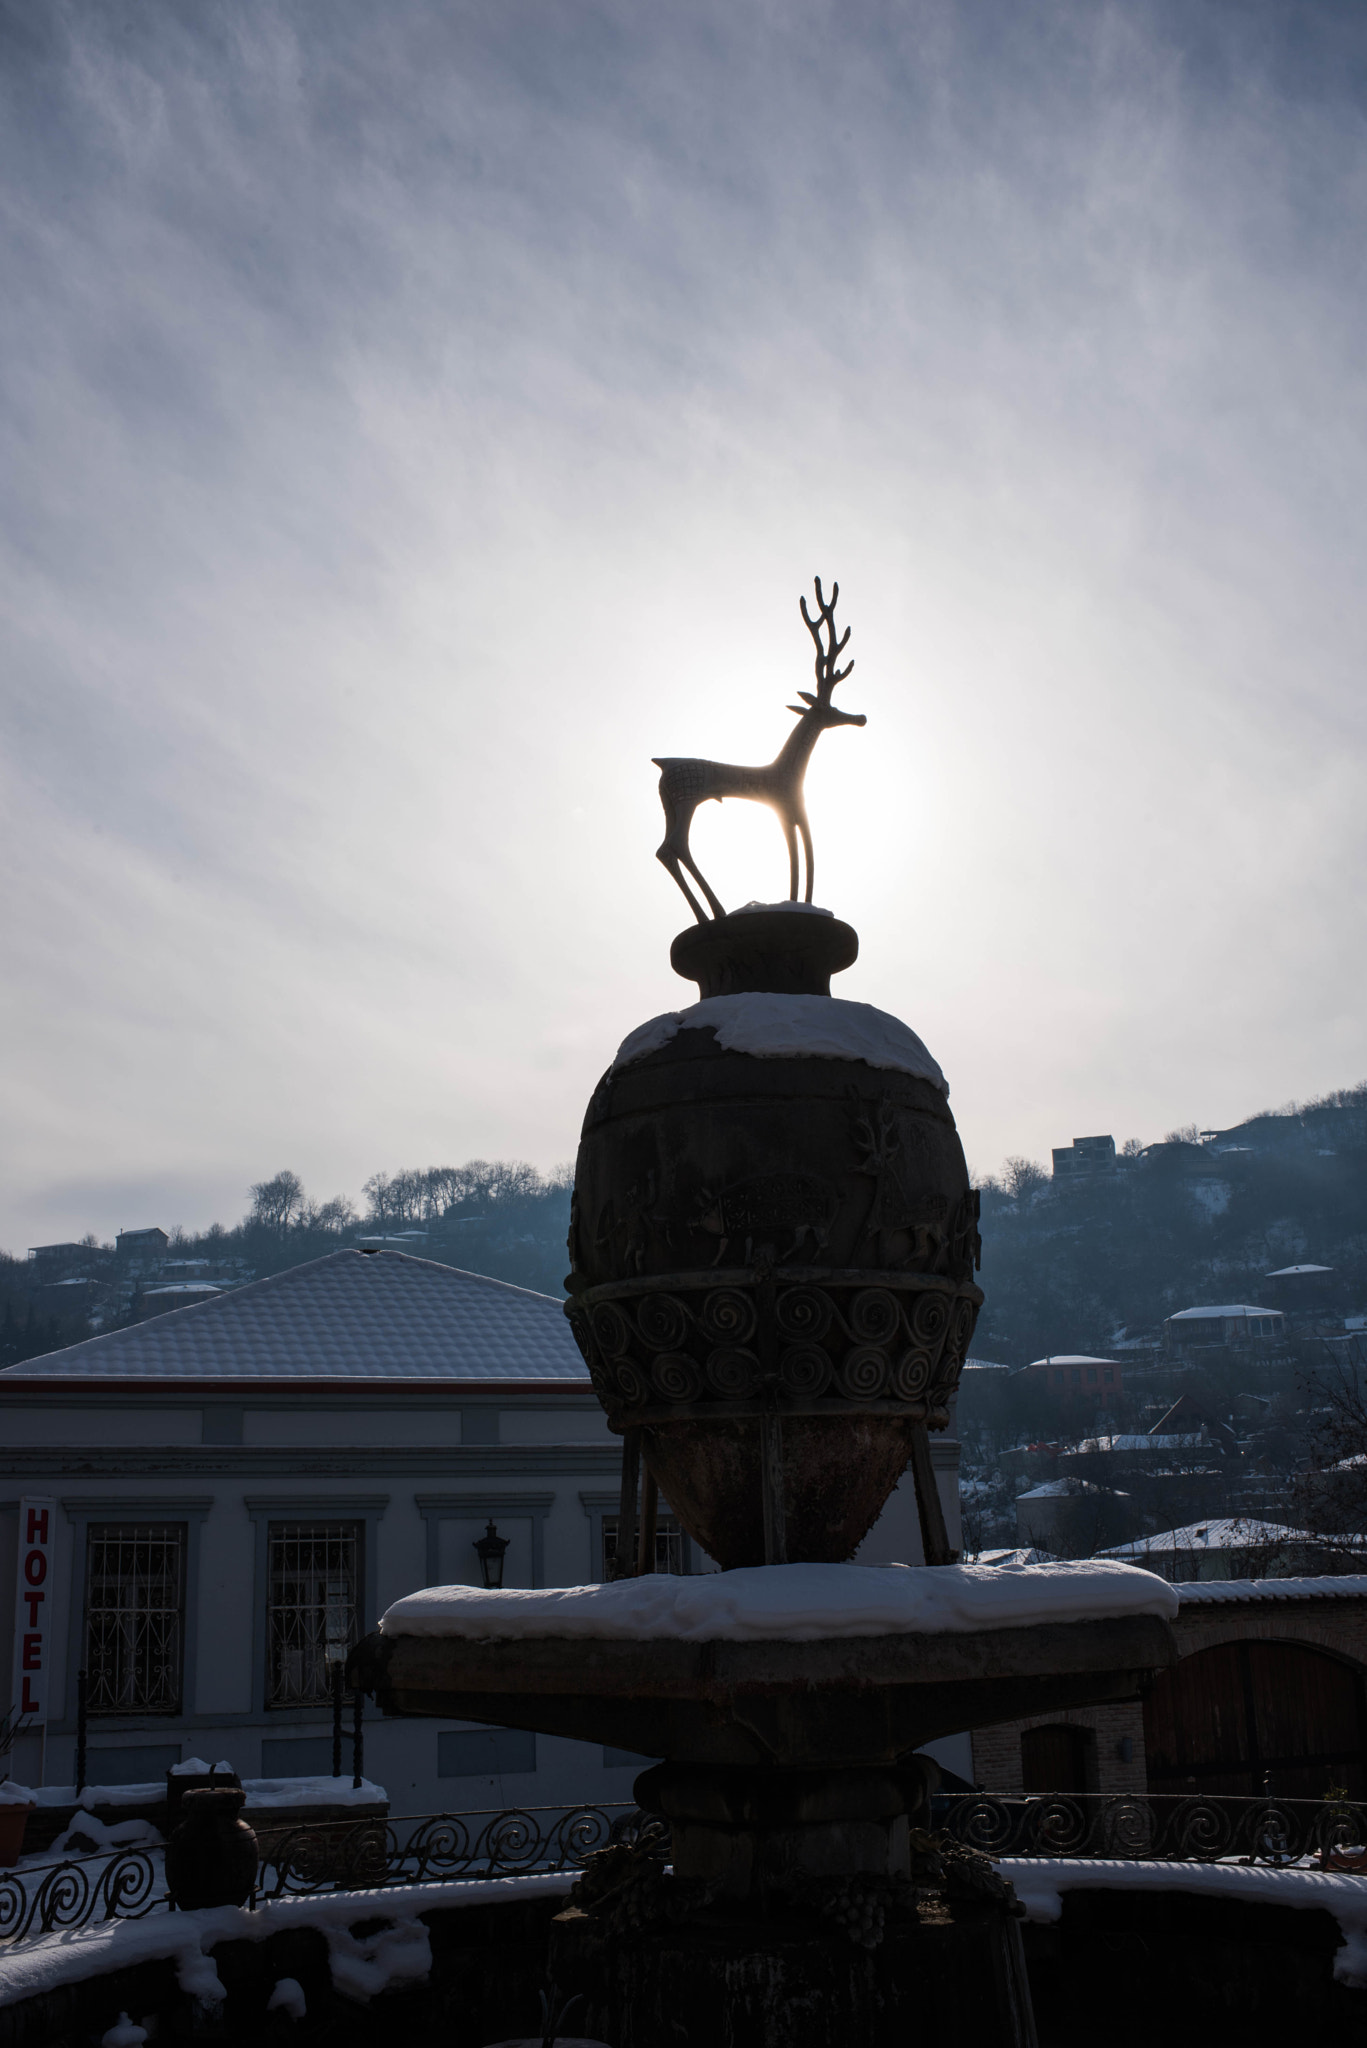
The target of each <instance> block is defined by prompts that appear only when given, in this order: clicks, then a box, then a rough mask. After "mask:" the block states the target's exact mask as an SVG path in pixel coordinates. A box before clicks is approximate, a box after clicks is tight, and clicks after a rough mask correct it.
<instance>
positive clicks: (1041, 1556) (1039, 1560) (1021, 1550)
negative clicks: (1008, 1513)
mask: <svg viewBox="0 0 1367 2048" xmlns="http://www.w3.org/2000/svg"><path fill="white" fill-rule="evenodd" d="M969 1562H970V1563H972V1564H1061V1563H1062V1559H1061V1558H1057V1557H1055V1555H1054V1553H1053V1551H1052V1550H1041V1549H1040V1547H1039V1545H1038V1544H1037V1543H1036V1544H1031V1545H1029V1546H1028V1547H1017V1548H1016V1549H1015V1550H980V1551H979V1552H978V1554H977V1556H976V1557H974V1558H972V1559H970V1560H969Z"/></svg>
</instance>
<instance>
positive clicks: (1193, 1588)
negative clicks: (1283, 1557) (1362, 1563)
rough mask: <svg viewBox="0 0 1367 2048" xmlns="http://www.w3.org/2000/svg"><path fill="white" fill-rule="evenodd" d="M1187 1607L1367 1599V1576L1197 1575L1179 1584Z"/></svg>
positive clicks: (1181, 1598)
mask: <svg viewBox="0 0 1367 2048" xmlns="http://www.w3.org/2000/svg"><path fill="white" fill-rule="evenodd" d="M1176 1592H1177V1597H1178V1599H1179V1600H1180V1601H1181V1603H1182V1605H1183V1606H1184V1607H1188V1606H1196V1607H1205V1606H1219V1605H1222V1604H1226V1603H1228V1602H1230V1601H1248V1600H1367V1576H1364V1575H1363V1574H1362V1573H1360V1572H1348V1573H1345V1574H1344V1576H1343V1577H1342V1578H1331V1577H1329V1576H1328V1574H1316V1575H1315V1576H1314V1577H1309V1578H1302V1579H1197V1580H1195V1581H1194V1582H1193V1583H1191V1584H1188V1585H1179V1586H1178V1587H1177V1588H1176Z"/></svg>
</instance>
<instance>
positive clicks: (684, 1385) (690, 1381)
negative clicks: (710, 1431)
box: [650, 1351, 702, 1401]
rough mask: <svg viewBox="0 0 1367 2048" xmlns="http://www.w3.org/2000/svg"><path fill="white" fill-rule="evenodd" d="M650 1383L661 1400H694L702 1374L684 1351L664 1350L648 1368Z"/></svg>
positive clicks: (700, 1389)
mask: <svg viewBox="0 0 1367 2048" xmlns="http://www.w3.org/2000/svg"><path fill="white" fill-rule="evenodd" d="M650 1384H651V1385H652V1387H654V1389H655V1391H656V1393H657V1394H658V1395H659V1396H660V1398H661V1400H662V1401H696V1400H697V1398H698V1396H699V1394H700V1393H701V1392H702V1374H701V1373H700V1372H699V1370H698V1368H697V1366H696V1365H695V1364H694V1363H693V1360H692V1359H691V1358H690V1357H689V1356H688V1354H687V1352H686V1351H665V1352H662V1353H661V1355H660V1357H658V1358H657V1359H656V1360H655V1362H654V1364H653V1365H652V1366H651V1368H650Z"/></svg>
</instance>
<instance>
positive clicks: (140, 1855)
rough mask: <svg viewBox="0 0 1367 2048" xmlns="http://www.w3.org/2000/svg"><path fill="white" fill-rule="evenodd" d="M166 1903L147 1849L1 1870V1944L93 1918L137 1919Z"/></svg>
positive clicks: (158, 1871) (158, 1870)
mask: <svg viewBox="0 0 1367 2048" xmlns="http://www.w3.org/2000/svg"><path fill="white" fill-rule="evenodd" d="M165 1900H166V1889H165V1883H164V1879H163V1876H162V1872H161V1868H160V1866H159V1864H158V1863H157V1861H156V1858H155V1857H154V1855H153V1853H152V1851H151V1850H150V1849H124V1850H121V1851H120V1852H119V1853H118V1854H117V1855H114V1856H109V1855H104V1856H80V1857H72V1858H68V1859H67V1860H66V1861H65V1862H62V1863H42V1864H38V1865H37V1866H36V1867H30V1868H29V1869H28V1870H7V1871H0V1941H22V1940H24V1939H25V1938H26V1937H32V1936H34V1935H38V1934H57V1933H64V1932H66V1931H68V1930H69V1929H71V1928H73V1927H84V1926H86V1925H87V1924H88V1923H89V1922H90V1921H92V1920H114V1919H119V1920H140V1919H142V1918H143V1916H144V1915H145V1914H147V1913H151V1912H153V1911H154V1910H155V1908H156V1907H157V1906H159V1905H163V1904H164V1903H165Z"/></svg>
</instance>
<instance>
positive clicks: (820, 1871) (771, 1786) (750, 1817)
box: [636, 1757, 939, 1901]
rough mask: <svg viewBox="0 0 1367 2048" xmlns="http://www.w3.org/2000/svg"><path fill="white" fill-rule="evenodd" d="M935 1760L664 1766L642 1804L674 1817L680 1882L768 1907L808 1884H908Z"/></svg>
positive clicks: (639, 1795) (644, 1788)
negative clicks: (857, 1877) (914, 1832)
mask: <svg viewBox="0 0 1367 2048" xmlns="http://www.w3.org/2000/svg"><path fill="white" fill-rule="evenodd" d="M938 1775H939V1773H938V1772H937V1771H936V1770H935V1766H934V1765H933V1764H932V1763H931V1762H930V1760H929V1759H928V1758H924V1757H910V1758H908V1759H907V1761H906V1763H905V1764H904V1765H903V1766H901V1767H900V1768H897V1769H887V1768H884V1769H882V1770H806V1771H783V1770H768V1771H766V1770H743V1771H738V1770H732V1771H726V1770H717V1769H715V1768H708V1767H706V1766H697V1765H692V1766H690V1765H687V1764H657V1765H656V1766H655V1768H654V1769H653V1770H650V1771H646V1772H645V1773H643V1775H642V1776H641V1777H640V1778H638V1779H637V1781H636V1800H637V1803H638V1805H640V1806H641V1807H642V1808H643V1809H644V1810H645V1811H646V1812H647V1813H655V1814H659V1815H660V1816H661V1818H662V1819H664V1820H667V1821H668V1823H669V1827H670V1834H671V1838H672V1842H673V1866H674V1874H675V1876H676V1877H682V1878H698V1879H701V1880H703V1881H704V1882H706V1883H708V1884H709V1885H712V1886H719V1887H720V1891H719V1893H718V1896H720V1897H723V1898H727V1899H751V1900H756V1901H762V1900H763V1899H765V1898H767V1897H768V1896H769V1895H770V1894H771V1893H773V1892H785V1891H789V1890H791V1889H792V1888H793V1886H795V1885H800V1884H802V1883H803V1882H804V1881H805V1880H807V1879H809V1878H838V1877H843V1876H845V1875H847V1874H848V1873H849V1872H851V1871H860V1872H866V1873H872V1874H874V1875H876V1876H882V1877H898V1876H901V1877H905V1876H907V1875H908V1873H909V1871H910V1867H911V1866H910V1854H909V1847H908V1839H909V1832H910V1830H911V1829H912V1828H913V1827H917V1826H920V1827H928V1826H929V1824H930V1799H929V1794H930V1791H931V1789H932V1788H931V1779H932V1778H937V1777H938Z"/></svg>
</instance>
